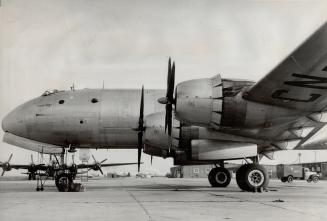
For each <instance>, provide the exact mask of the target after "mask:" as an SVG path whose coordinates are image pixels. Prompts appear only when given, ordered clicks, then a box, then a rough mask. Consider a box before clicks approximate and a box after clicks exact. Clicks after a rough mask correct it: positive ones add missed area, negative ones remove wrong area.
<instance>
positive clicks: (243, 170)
mask: <svg viewBox="0 0 327 221" xmlns="http://www.w3.org/2000/svg"><path fill="white" fill-rule="evenodd" d="M236 182H237V185H238V186H239V187H240V188H241V189H242V190H244V191H249V192H260V191H261V190H263V189H265V188H266V187H267V186H268V182H269V178H268V175H267V172H266V169H265V168H264V167H263V166H261V165H259V164H257V163H252V164H245V165H243V166H241V167H240V168H239V169H238V170H237V172H236Z"/></svg>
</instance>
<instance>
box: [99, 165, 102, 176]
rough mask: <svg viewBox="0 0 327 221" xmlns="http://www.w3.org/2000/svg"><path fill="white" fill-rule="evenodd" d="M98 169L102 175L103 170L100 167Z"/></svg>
mask: <svg viewBox="0 0 327 221" xmlns="http://www.w3.org/2000/svg"><path fill="white" fill-rule="evenodd" d="M99 170H100V172H101V174H102V175H103V172H102V169H101V167H99Z"/></svg>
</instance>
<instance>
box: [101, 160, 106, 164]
mask: <svg viewBox="0 0 327 221" xmlns="http://www.w3.org/2000/svg"><path fill="white" fill-rule="evenodd" d="M107 160H108V159H104V160H102V161H101V162H100V164H101V163H103V162H105V161H107Z"/></svg>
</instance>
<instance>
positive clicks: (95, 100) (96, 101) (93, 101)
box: [91, 98, 99, 103]
mask: <svg viewBox="0 0 327 221" xmlns="http://www.w3.org/2000/svg"><path fill="white" fill-rule="evenodd" d="M91 102H92V103H98V102H99V100H98V99H96V98H92V100H91Z"/></svg>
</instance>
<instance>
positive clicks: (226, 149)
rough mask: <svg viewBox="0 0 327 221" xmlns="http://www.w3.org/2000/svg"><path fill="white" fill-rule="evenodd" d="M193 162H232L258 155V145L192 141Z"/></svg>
mask: <svg viewBox="0 0 327 221" xmlns="http://www.w3.org/2000/svg"><path fill="white" fill-rule="evenodd" d="M191 146H192V160H200V161H202V160H204V161H206V160H208V161H215V160H231V159H242V158H244V157H246V158H247V157H254V156H256V155H257V152H258V151H257V145H254V144H249V143H240V142H233V141H216V140H192V142H191Z"/></svg>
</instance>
